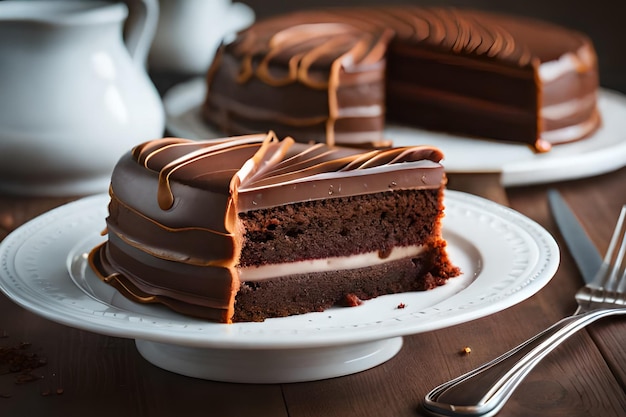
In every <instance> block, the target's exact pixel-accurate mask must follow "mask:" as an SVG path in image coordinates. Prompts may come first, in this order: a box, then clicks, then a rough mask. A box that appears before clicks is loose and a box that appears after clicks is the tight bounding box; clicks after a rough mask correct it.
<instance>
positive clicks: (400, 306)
mask: <svg viewBox="0 0 626 417" xmlns="http://www.w3.org/2000/svg"><path fill="white" fill-rule="evenodd" d="M404 307H406V304H404V303H400V304H398V306H397V307H396V308H397V309H398V310H402V309H403V308H404Z"/></svg>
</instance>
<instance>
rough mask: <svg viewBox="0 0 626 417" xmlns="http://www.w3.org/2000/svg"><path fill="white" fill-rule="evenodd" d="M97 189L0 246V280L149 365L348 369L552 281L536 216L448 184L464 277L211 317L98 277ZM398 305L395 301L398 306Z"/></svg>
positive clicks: (455, 252)
mask: <svg viewBox="0 0 626 417" xmlns="http://www.w3.org/2000/svg"><path fill="white" fill-rule="evenodd" d="M108 201H109V198H108V195H106V194H101V195H96V196H91V197H86V198H83V199H81V200H77V201H75V202H73V203H69V204H67V205H64V206H61V207H59V208H56V209H54V210H52V211H50V212H47V213H45V214H43V215H41V216H39V217H37V218H35V219H33V220H31V221H30V222H28V223H26V224H24V225H23V226H21V227H20V228H18V229H16V230H15V231H14V232H12V233H11V234H9V236H7V237H6V238H5V239H4V240H3V241H2V242H1V243H0V289H1V290H2V291H3V292H4V293H5V294H6V295H7V296H8V297H9V298H10V299H11V300H13V301H14V302H16V303H17V304H19V305H21V306H22V307H24V308H26V309H28V310H30V311H32V312H34V313H36V314H39V315H41V316H43V317H45V318H47V319H50V320H53V321H56V322H59V323H62V324H65V325H68V326H72V327H75V328H79V329H83V330H88V331H91V332H95V333H101V334H105V335H110V336H116V337H123V338H130V339H134V340H135V341H136V346H137V348H138V350H139V352H140V353H141V354H142V355H143V356H144V358H146V359H147V360H148V361H150V362H151V363H153V364H154V365H156V366H159V367H161V368H164V369H167V370H170V371H172V372H176V373H179V374H183V375H188V376H192V377H197V378H204V379H211V380H218V381H229V382H247V383H283V382H299V381H310V380H317V379H323V378H330V377H335V376H341V375H348V374H351V373H355V372H359V371H362V370H365V369H369V368H371V367H373V366H376V365H378V364H381V363H383V362H385V361H387V360H389V359H391V358H392V357H393V356H394V355H395V354H396V353H397V352H398V351H399V350H400V348H401V346H402V337H403V336H406V335H412V334H417V333H421V332H428V331H431V330H435V329H441V328H445V327H448V326H452V325H456V324H460V323H464V322H467V321H469V320H473V319H477V318H480V317H484V316H487V315H489V314H493V313H496V312H498V311H501V310H503V309H505V308H508V307H510V306H512V305H514V304H516V303H519V302H521V301H522V300H525V299H526V298H528V297H530V296H531V295H533V294H535V293H536V292H537V291H539V290H540V289H541V288H542V287H543V286H544V285H545V284H547V283H548V282H549V280H550V279H551V278H552V276H553V275H554V273H555V272H556V269H557V267H558V264H559V248H558V246H557V244H556V242H555V241H554V239H553V238H552V236H551V235H550V234H549V233H548V232H547V231H546V230H545V229H543V228H542V227H541V226H540V225H538V224H537V223H535V222H533V221H532V220H530V219H528V218H527V217H525V216H523V215H521V214H520V213H518V212H516V211H514V210H511V209H509V208H506V207H504V206H500V205H498V204H496V203H494V202H491V201H489V200H485V199H482V198H480V197H476V196H472V195H470V194H465V193H461V192H455V191H447V194H446V217H445V219H444V236H445V237H446V239H447V240H448V245H449V253H450V257H451V259H452V260H453V262H454V263H455V264H456V265H457V266H459V267H460V268H461V269H462V271H463V274H462V275H461V276H459V277H456V278H453V279H451V280H450V281H449V282H448V283H447V284H446V285H444V286H441V287H439V288H436V289H434V290H431V291H425V292H411V293H403V294H394V295H388V296H383V297H378V298H376V299H372V300H368V301H365V302H364V303H363V304H362V305H360V306H358V307H352V308H348V307H344V308H332V309H330V310H327V311H325V312H322V313H309V314H304V315H299V316H292V317H286V318H277V319H268V320H266V321H265V322H262V323H235V324H230V325H229V324H218V323H211V322H207V321H203V320H199V319H195V318H189V317H186V316H183V315H180V314H177V313H175V312H172V311H171V310H169V309H167V308H166V307H163V306H159V305H143V304H138V303H135V302H132V301H129V300H127V299H126V298H124V297H123V296H121V295H120V294H119V293H118V292H117V291H116V290H114V289H113V288H112V287H110V286H109V285H108V284H105V283H103V282H102V281H100V280H99V279H98V278H97V277H96V275H95V274H94V273H93V272H92V270H91V269H90V267H89V265H88V262H87V254H88V252H89V251H90V250H91V249H92V248H93V247H94V246H95V245H97V244H98V243H99V242H101V241H102V240H103V239H106V237H103V236H101V231H102V230H103V229H104V227H105V216H106V215H107V204H108ZM400 304H404V305H405V307H404V308H398V306H399V305H400Z"/></svg>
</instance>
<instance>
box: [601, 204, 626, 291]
mask: <svg viewBox="0 0 626 417" xmlns="http://www.w3.org/2000/svg"><path fill="white" fill-rule="evenodd" d="M625 226H626V205H624V206H622V210H621V212H620V215H619V219H618V220H617V225H616V226H615V230H614V232H613V236H612V237H611V242H610V243H609V248H608V250H607V251H606V255H605V257H604V263H605V264H606V265H607V267H608V266H609V265H610V266H611V270H610V271H607V272H608V273H607V274H606V275H607V277H606V281H605V282H604V283H603V284H602V287H603V288H604V289H605V290H607V291H619V288H620V287H622V286H623V285H624V282H623V281H624V278H625V275H624V273H623V271H624V258H625V255H626V239H625V236H624V235H625V234H626V227H625ZM618 278H619V279H618Z"/></svg>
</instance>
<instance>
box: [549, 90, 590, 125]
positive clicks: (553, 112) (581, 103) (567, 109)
mask: <svg viewBox="0 0 626 417" xmlns="http://www.w3.org/2000/svg"><path fill="white" fill-rule="evenodd" d="M595 102H596V93H595V92H593V93H591V94H587V95H586V96H584V97H580V98H575V99H572V100H569V101H566V102H563V103H558V104H553V105H551V106H544V107H542V108H541V116H543V117H544V118H546V119H550V120H559V119H562V118H564V117H568V116H571V115H574V114H576V113H577V112H579V111H580V110H581V109H585V108H589V107H591V106H593V103H595Z"/></svg>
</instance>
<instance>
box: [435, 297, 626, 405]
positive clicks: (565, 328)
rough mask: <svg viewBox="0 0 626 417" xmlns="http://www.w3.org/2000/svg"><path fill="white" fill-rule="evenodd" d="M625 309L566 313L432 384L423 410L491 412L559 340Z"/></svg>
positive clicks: (507, 397) (509, 394)
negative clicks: (517, 342)
mask: <svg viewBox="0 0 626 417" xmlns="http://www.w3.org/2000/svg"><path fill="white" fill-rule="evenodd" d="M614 314H626V309H612V310H608V309H607V310H592V311H590V312H587V313H584V314H578V315H573V316H569V317H566V318H564V319H562V320H560V321H559V322H557V323H555V324H553V325H552V326H551V327H549V328H547V329H546V330H544V331H542V332H541V333H539V334H537V335H536V336H534V337H532V338H530V339H529V340H527V341H525V342H524V343H522V344H520V345H518V346H517V347H515V348H513V349H511V350H510V351H508V352H506V353H504V354H503V355H501V356H499V357H497V358H496V359H494V360H492V361H490V362H487V363H485V364H483V365H481V366H480V367H478V368H476V369H474V370H472V371H470V372H468V373H466V374H464V375H461V376H459V377H458V378H455V379H453V380H451V381H448V382H446V383H443V384H441V385H439V386H438V387H436V388H434V389H433V390H432V391H431V392H429V393H428V394H427V395H426V397H425V398H424V409H425V410H424V411H426V412H428V413H429V414H431V415H434V416H492V415H494V414H496V413H497V412H498V411H500V409H501V408H502V407H503V406H504V404H505V403H506V401H507V400H508V399H509V397H510V396H511V394H513V391H514V390H515V388H517V386H518V385H519V384H520V382H522V380H523V379H524V378H525V377H526V375H528V373H529V372H530V371H531V370H532V369H533V368H534V367H535V365H537V363H539V361H541V359H543V358H544V357H545V356H546V355H547V354H548V353H550V352H551V351H552V350H553V349H554V348H556V347H557V346H558V345H559V344H560V343H561V342H563V341H564V340H566V339H567V338H568V337H570V336H571V335H572V334H574V333H575V332H577V331H578V330H580V329H582V328H583V327H585V326H586V325H588V324H590V323H592V322H594V321H596V320H597V319H599V318H602V317H606V316H609V315H614Z"/></svg>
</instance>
